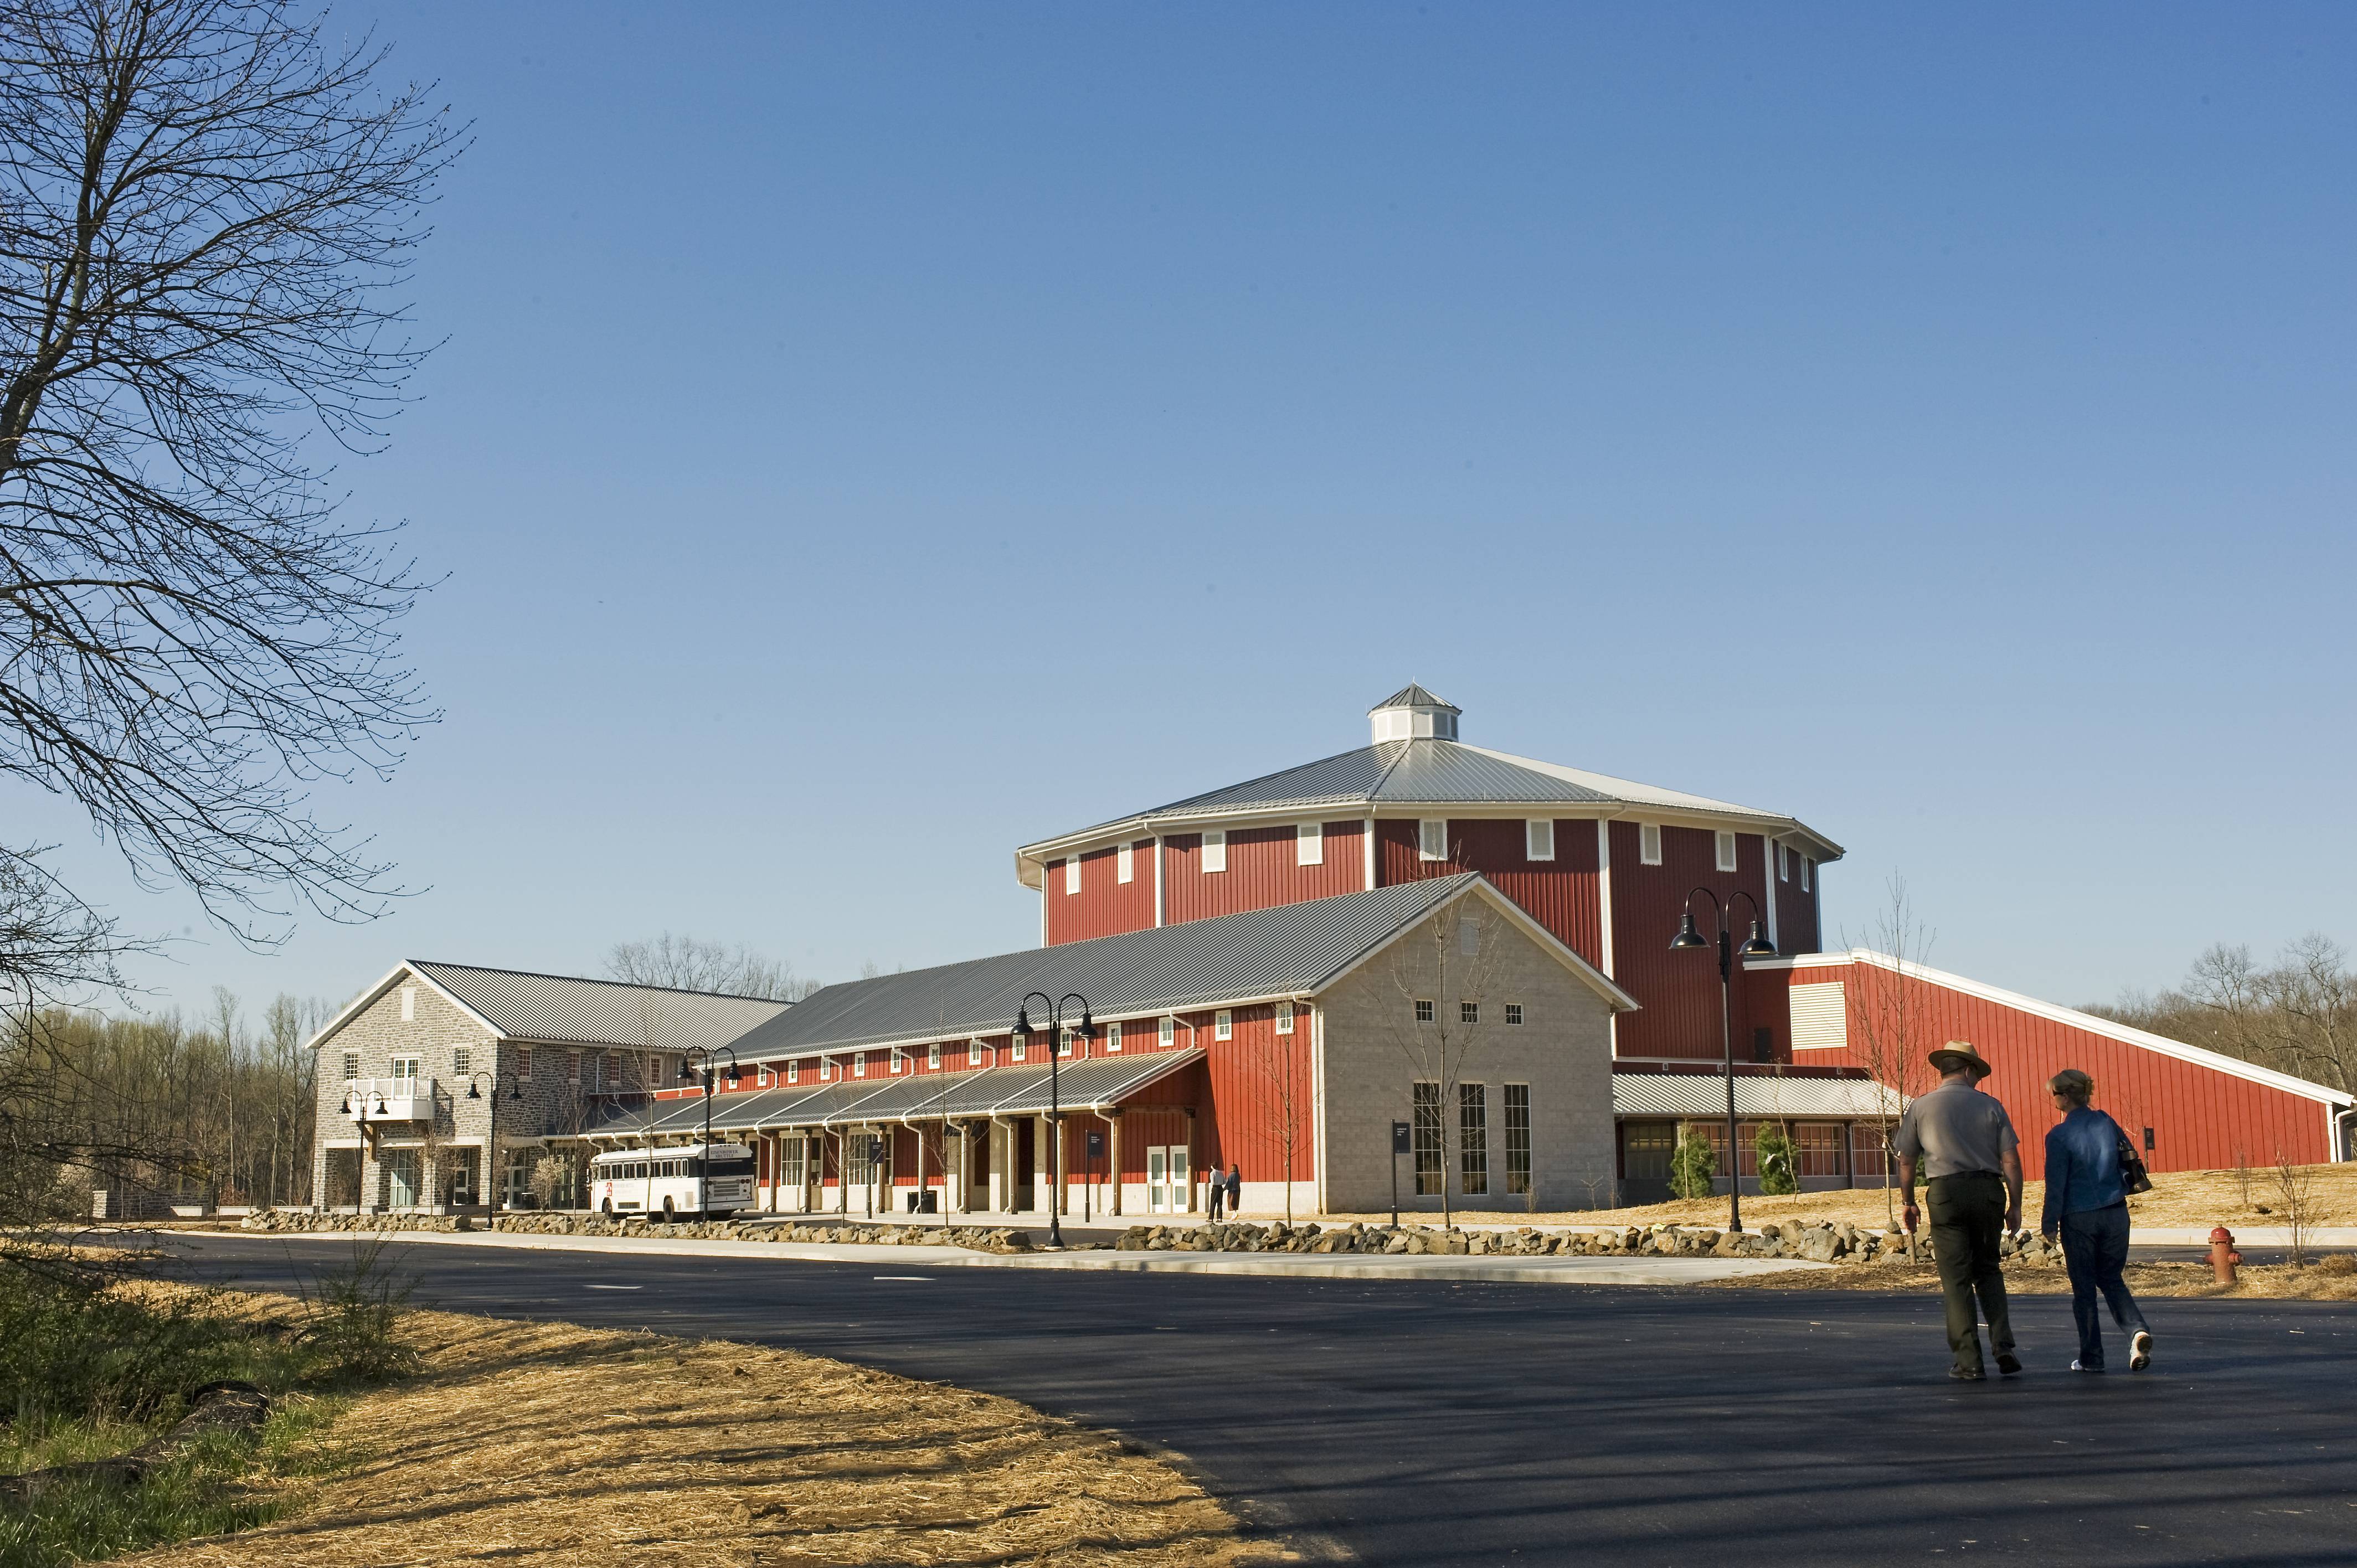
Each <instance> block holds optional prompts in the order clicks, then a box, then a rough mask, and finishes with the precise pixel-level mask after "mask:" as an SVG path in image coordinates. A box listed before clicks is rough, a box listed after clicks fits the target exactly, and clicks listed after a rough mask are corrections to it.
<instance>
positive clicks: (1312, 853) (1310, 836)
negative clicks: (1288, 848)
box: [1293, 822, 1326, 865]
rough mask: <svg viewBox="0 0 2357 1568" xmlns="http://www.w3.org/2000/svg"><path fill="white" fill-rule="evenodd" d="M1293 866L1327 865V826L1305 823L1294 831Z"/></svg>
mask: <svg viewBox="0 0 2357 1568" xmlns="http://www.w3.org/2000/svg"><path fill="white" fill-rule="evenodd" d="M1293 864H1294V865H1325V864H1326V824H1325V823H1323V822H1303V823H1301V824H1300V825H1298V826H1297V827H1296V828H1295V829H1294V830H1293Z"/></svg>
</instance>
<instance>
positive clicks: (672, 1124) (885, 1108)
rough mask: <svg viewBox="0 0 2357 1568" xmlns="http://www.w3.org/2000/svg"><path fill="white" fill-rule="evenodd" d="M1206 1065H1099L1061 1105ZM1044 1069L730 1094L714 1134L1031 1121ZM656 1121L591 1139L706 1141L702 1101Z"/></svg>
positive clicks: (1070, 1088)
mask: <svg viewBox="0 0 2357 1568" xmlns="http://www.w3.org/2000/svg"><path fill="white" fill-rule="evenodd" d="M1205 1055H1206V1053H1205V1051H1204V1050H1203V1048H1202V1047H1200V1046H1189V1047H1181V1048H1180V1049H1178V1050H1171V1051H1147V1052H1145V1053H1143V1054H1141V1055H1137V1056H1128V1057H1092V1058H1089V1059H1087V1060H1085V1061H1076V1062H1073V1063H1072V1064H1071V1065H1070V1066H1068V1067H1062V1068H1060V1069H1059V1072H1058V1078H1059V1079H1060V1082H1059V1084H1058V1089H1059V1091H1060V1092H1059V1095H1058V1103H1060V1105H1061V1106H1062V1107H1063V1109H1064V1110H1066V1111H1074V1112H1080V1111H1099V1110H1103V1108H1105V1107H1106V1106H1109V1105H1113V1104H1114V1103H1116V1102H1118V1101H1122V1100H1125V1099H1126V1098H1127V1097H1129V1096H1130V1095H1132V1094H1135V1093H1136V1092H1137V1091H1138V1090H1141V1089H1145V1088H1147V1087H1149V1086H1151V1085H1152V1084H1154V1083H1155V1082H1156V1081H1157V1080H1158V1079H1163V1078H1167V1077H1168V1076H1169V1075H1170V1074H1172V1073H1174V1072H1177V1071H1179V1069H1182V1068H1187V1067H1191V1066H1193V1065H1194V1064H1195V1063H1196V1062H1199V1061H1201V1060H1202V1059H1203V1058H1204V1056H1205ZM1048 1090H1049V1084H1048V1069H1047V1066H1046V1065H1045V1064H1044V1063H1025V1064H1023V1065H1021V1066H1017V1067H990V1068H980V1069H975V1070H974V1071H971V1072H942V1073H920V1074H914V1075H905V1076H902V1077H899V1078H894V1079H885V1080H884V1081H883V1082H881V1083H878V1082H876V1081H875V1080H873V1079H836V1080H834V1081H833V1082H831V1083H826V1084H823V1085H819V1086H817V1087H816V1088H812V1087H809V1086H800V1087H788V1088H780V1089H767V1090H759V1092H757V1093H752V1094H723V1095H719V1096H716V1097H715V1099H714V1100H713V1101H712V1130H713V1132H715V1133H754V1132H776V1131H781V1130H789V1129H792V1128H797V1127H802V1128H828V1127H858V1126H867V1125H873V1124H877V1123H881V1122H899V1121H902V1120H909V1121H921V1122H931V1121H933V1120H936V1119H944V1120H948V1121H952V1122H958V1121H969V1120H979V1119H982V1118H985V1117H990V1116H1030V1115H1037V1114H1039V1113H1041V1112H1045V1111H1047V1110H1048V1109H1049V1093H1048ZM655 1104H656V1107H657V1111H656V1114H655V1115H654V1116H653V1117H652V1118H651V1119H650V1118H649V1117H648V1116H647V1115H646V1114H645V1113H644V1112H642V1111H637V1110H619V1111H618V1112H616V1113H615V1114H613V1115H611V1116H608V1118H607V1119H606V1120H604V1121H603V1122H599V1123H598V1124H597V1126H595V1127H592V1128H590V1129H589V1130H588V1131H587V1133H584V1136H586V1137H589V1138H599V1139H603V1138H612V1139H617V1140H629V1139H638V1138H648V1139H654V1138H670V1137H683V1136H687V1135H690V1134H694V1135H697V1136H701V1135H702V1133H703V1132H704V1125H705V1122H704V1109H705V1106H704V1101H703V1100H702V1099H701V1098H700V1097H689V1098H683V1099H680V1100H665V1101H656V1102H655Z"/></svg>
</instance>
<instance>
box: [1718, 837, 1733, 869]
mask: <svg viewBox="0 0 2357 1568" xmlns="http://www.w3.org/2000/svg"><path fill="white" fill-rule="evenodd" d="M1718 868H1719V869H1720V870H1721V871H1733V870H1734V869H1735V835H1734V834H1733V833H1720V834H1719V835H1718Z"/></svg>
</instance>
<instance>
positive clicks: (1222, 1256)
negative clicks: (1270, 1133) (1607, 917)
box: [214, 1230, 1832, 1285]
mask: <svg viewBox="0 0 2357 1568" xmlns="http://www.w3.org/2000/svg"><path fill="white" fill-rule="evenodd" d="M214 1234H220V1232H214ZM233 1234H235V1235H238V1236H239V1237H241V1238H244V1239H250V1240H256V1241H285V1242H289V1243H293V1242H299V1241H336V1242H351V1241H356V1240H375V1239H378V1238H380V1237H381V1238H382V1239H383V1240H387V1241H394V1242H412V1241H414V1242H418V1243H420V1244H425V1245H432V1246H437V1247H505V1248H520V1249H523V1250H525V1251H551V1252H620V1253H625V1254H629V1255H631V1256H636V1257H641V1258H646V1257H654V1258H745V1259H754V1260H763V1259H766V1260H770V1261H772V1262H806V1263H856V1264H862V1265H866V1266H872V1267H876V1268H888V1269H890V1270H892V1271H894V1272H895V1273H906V1272H909V1271H912V1270H917V1269H959V1268H983V1269H1042V1270H1075V1269H1080V1270H1100V1271H1113V1272H1120V1273H1157V1274H1268V1275H1275V1276H1281V1277H1285V1278H1291V1279H1344V1280H1415V1279H1426V1280H1429V1279H1446V1280H1479V1281H1482V1282H1485V1283H1512V1284H1563V1285H1684V1284H1700V1283H1706V1282H1708V1281H1711V1280H1723V1279H1732V1278H1735V1277H1737V1276H1739V1275H1744V1274H1765V1273H1784V1272H1788V1271H1791V1270H1794V1269H1827V1268H1830V1267H1832V1265H1831V1264H1828V1263H1809V1262H1800V1261H1798V1260H1796V1259H1784V1258H1563V1257H1544V1258H1515V1257H1480V1258H1476V1257H1464V1256H1457V1255H1453V1254H1447V1253H1436V1254H1426V1255H1423V1256H1418V1257H1408V1256H1405V1255H1392V1254H1381V1253H1378V1254H1365V1253H1355V1252H1328V1253H1320V1252H1110V1251H1107V1252H977V1251H972V1250H970V1249H968V1248H964V1247H884V1246H877V1245H875V1244H874V1243H869V1242H851V1243H845V1244H841V1245H828V1244H818V1245H813V1244H811V1243H807V1242H802V1243H796V1242H771V1241H683V1240H656V1239H652V1238H650V1239H647V1240H637V1239H633V1238H630V1237H622V1236H534V1235H524V1234H517V1233H513V1232H509V1231H490V1230H469V1231H462V1232H456V1233H453V1232H449V1231H439V1230H390V1231H375V1230H300V1231H237V1232H233Z"/></svg>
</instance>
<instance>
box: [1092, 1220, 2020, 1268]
mask: <svg viewBox="0 0 2357 1568" xmlns="http://www.w3.org/2000/svg"><path fill="white" fill-rule="evenodd" d="M1114 1246H1115V1247H1116V1248H1117V1249H1118V1250H1120V1251H1125V1252H1159V1251H1172V1252H1357V1253H1362V1254H1364V1253H1387V1254H1391V1255H1394V1256H1398V1255H1403V1254H1405V1255H1406V1256H1410V1257H1414V1256H1417V1255H1421V1254H1425V1253H1449V1254H1455V1255H1458V1256H1470V1257H1524V1258H1531V1257H1544V1256H1559V1257H1583V1258H1695V1257H1709V1258H1794V1259H1799V1260H1802V1261H1803V1262H1812V1263H1870V1262H1907V1261H1909V1258H1910V1253H1909V1252H1908V1251H1907V1238H1906V1237H1905V1236H1903V1235H1900V1234H1899V1233H1897V1232H1885V1231H1876V1230H1859V1229H1858V1228H1857V1227H1856V1226H1854V1225H1851V1224H1849V1223H1848V1222H1847V1221H1839V1222H1835V1221H1828V1220H1797V1221H1795V1220H1786V1221H1784V1222H1782V1223H1781V1224H1771V1225H1763V1226H1761V1227H1760V1229H1759V1230H1757V1231H1741V1232H1735V1233H1729V1232H1727V1231H1723V1230H1709V1229H1706V1228H1702V1227H1689V1226H1680V1225H1655V1226H1648V1227H1644V1228H1638V1227H1635V1226H1631V1227H1628V1228H1625V1229H1622V1230H1534V1229H1532V1228H1530V1227H1528V1226H1525V1227H1523V1228H1522V1229H1520V1230H1454V1229H1450V1230H1441V1229H1439V1228H1437V1227H1435V1226H1426V1225H1408V1226H1403V1227H1401V1228H1399V1229H1397V1230H1394V1229H1392V1228H1391V1227H1389V1226H1383V1225H1344V1226H1339V1227H1336V1228H1335V1229H1332V1230H1326V1229H1324V1228H1322V1227H1319V1226H1317V1225H1306V1224H1305V1225H1295V1226H1286V1225H1279V1224H1270V1225H1251V1224H1237V1225H1195V1226H1176V1225H1133V1226H1131V1227H1130V1228H1129V1230H1128V1231H1127V1232H1126V1233H1125V1235H1124V1236H1123V1237H1122V1238H1121V1240H1118V1241H1116V1242H1114ZM1915 1246H1916V1251H1915V1253H1914V1254H1913V1256H1915V1257H1917V1258H1921V1259H1924V1260H1929V1259H1930V1258H1931V1256H1932V1237H1931V1232H1930V1231H1928V1230H1925V1231H1922V1232H1920V1233H1919V1234H1918V1236H1917V1237H1916V1240H1915ZM1998 1251H1999V1252H2000V1254H2001V1257H2002V1259H2003V1261H2004V1262H2007V1263H2008V1264H2016V1263H2018V1264H2022V1265H2025V1266H2029V1267H2048V1266H2051V1265H2054V1264H2059V1263H2060V1262H2061V1261H2062V1251H2061V1248H2060V1247H2057V1246H2053V1245H2051V1244H2050V1243H2048V1242H2046V1241H2044V1240H2040V1237H2039V1236H2038V1233H2037V1232H2036V1231H2032V1230H2024V1231H2020V1232H2018V1233H2016V1234H2013V1235H2009V1236H2007V1237H2006V1238H2005V1239H2004V1240H2003V1241H2002V1242H2001V1243H2000V1244H1999V1248H1998Z"/></svg>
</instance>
